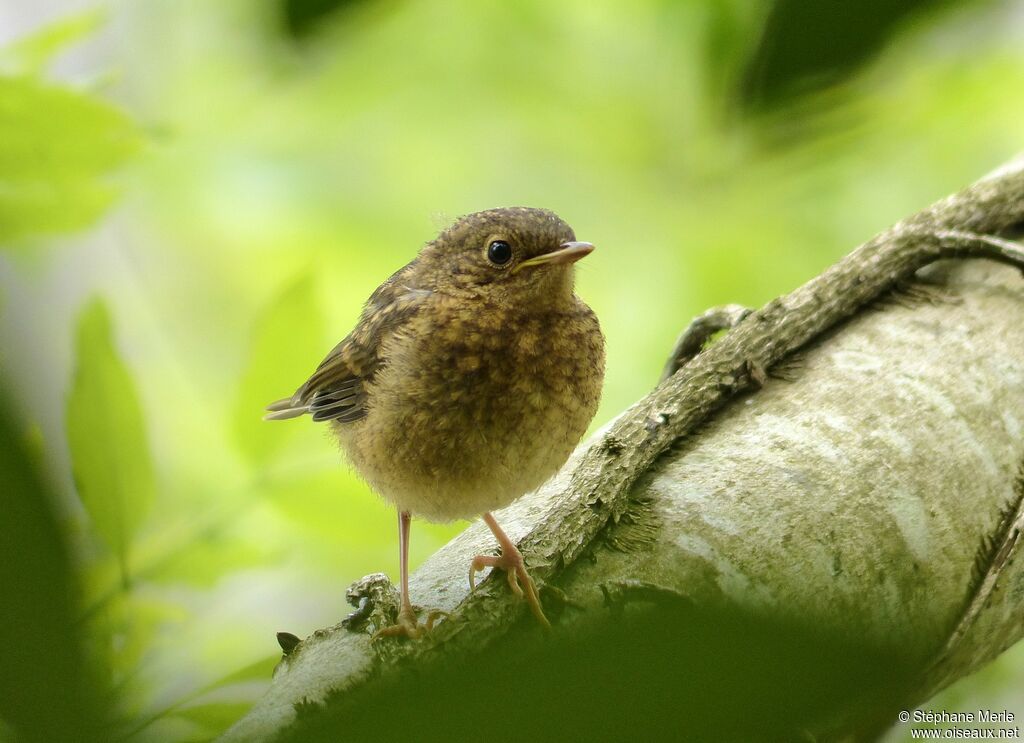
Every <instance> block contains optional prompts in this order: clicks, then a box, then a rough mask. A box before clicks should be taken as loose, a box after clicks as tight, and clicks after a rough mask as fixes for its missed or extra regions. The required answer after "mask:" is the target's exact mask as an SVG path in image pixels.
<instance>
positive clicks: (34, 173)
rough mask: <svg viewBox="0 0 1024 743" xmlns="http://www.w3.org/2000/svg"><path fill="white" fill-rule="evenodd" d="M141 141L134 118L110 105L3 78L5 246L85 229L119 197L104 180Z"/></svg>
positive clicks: (0, 185)
mask: <svg viewBox="0 0 1024 743" xmlns="http://www.w3.org/2000/svg"><path fill="white" fill-rule="evenodd" d="M139 143H140V137H139V132H138V130H137V128H136V127H135V125H134V124H133V123H132V121H131V119H130V118H129V117H128V116H127V115H126V114H124V113H123V112H121V111H120V110H118V109H116V108H114V107H113V106H111V105H110V104H108V103H105V102H103V101H100V100H97V99H95V98H92V97H90V96H88V95H85V94H83V93H80V92H76V91H74V90H70V89H66V88H61V87H56V86H51V85H48V84H45V83H42V82H40V81H38V80H35V79H32V78H29V77H2V76H0V245H7V246H10V243H11V242H12V241H15V240H19V239H23V238H26V237H28V236H32V235H36V234H47V233H56V232H66V231H69V230H74V229H79V228H82V227H86V226H88V225H89V224H90V223H92V222H93V220H95V219H96V218H97V217H98V216H99V215H100V214H101V213H102V212H103V211H104V209H106V208H107V207H108V206H109V205H110V203H111V201H112V200H113V199H114V197H115V196H116V194H117V191H116V189H115V187H114V186H113V184H111V183H109V182H107V181H105V180H104V176H105V175H107V174H108V173H109V172H110V171H112V170H113V169H114V168H116V167H117V166H119V165H122V164H123V163H124V162H125V161H126V160H127V159H128V158H129V156H130V155H131V154H132V153H134V152H135V151H137V149H138V147H139Z"/></svg>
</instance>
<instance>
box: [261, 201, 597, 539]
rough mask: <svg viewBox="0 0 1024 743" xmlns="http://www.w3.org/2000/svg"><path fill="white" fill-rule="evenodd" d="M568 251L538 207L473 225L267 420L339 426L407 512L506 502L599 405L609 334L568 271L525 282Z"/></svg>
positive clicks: (368, 471) (548, 465) (466, 222)
mask: <svg viewBox="0 0 1024 743" xmlns="http://www.w3.org/2000/svg"><path fill="white" fill-rule="evenodd" d="M495 240H502V241H507V242H508V243H509V244H510V245H511V246H512V250H513V258H512V260H511V261H510V262H509V264H508V265H503V266H496V265H494V264H493V263H491V262H490V261H489V260H488V257H487V250H488V245H489V244H491V243H492V242H493V241H495ZM574 240H575V237H574V235H573V232H572V230H571V229H570V228H569V226H568V225H567V224H565V222H563V221H562V220H561V219H559V218H558V217H557V216H556V215H555V214H553V213H552V212H549V211H546V210H542V209H527V208H522V207H516V208H507V209H492V210H489V211H485V212H477V213H476V214H471V215H468V216H466V217H463V218H462V219H460V220H458V221H457V222H455V224H453V225H452V226H451V227H449V228H448V229H447V230H445V231H444V232H442V233H441V234H440V235H439V236H438V237H437V239H435V240H434V241H432V242H430V243H428V244H427V245H426V246H424V248H423V249H422V250H421V252H420V254H419V256H417V258H416V259H415V260H413V261H412V262H411V263H410V264H408V265H407V266H405V267H404V268H402V269H401V270H399V271H398V272H396V273H395V274H394V275H393V276H392V277H391V278H389V279H388V280H387V281H386V282H385V283H384V284H382V285H381V286H380V287H379V288H378V289H377V290H376V291H375V292H374V293H373V294H372V295H371V296H370V299H369V300H368V301H367V304H366V307H365V309H364V311H363V314H362V316H361V317H360V320H359V323H358V324H357V326H356V328H355V329H354V330H353V331H352V333H350V334H349V336H348V337H346V338H345V340H343V341H342V342H341V343H340V344H338V346H337V347H335V348H334V350H333V351H331V353H330V354H329V355H328V356H327V358H326V359H325V360H324V361H323V363H322V364H321V365H320V367H319V368H318V369H317V370H316V372H314V374H313V375H312V376H311V377H310V379H309V380H308V381H307V382H306V383H305V384H304V385H302V387H300V388H299V389H298V391H297V392H296V393H295V395H293V396H292V397H291V398H288V399H287V400H282V401H280V402H279V403H275V404H274V405H272V406H270V410H272V411H274V412H273V413H272V415H271V416H268V417H277V418H286V417H292V416H294V415H299V414H302V413H307V412H308V413H311V414H312V415H313V416H314V419H315V420H330V421H331V425H332V426H333V428H334V431H335V432H336V434H337V436H338V439H339V440H340V442H341V445H342V447H343V449H344V450H345V451H346V453H347V454H348V457H349V459H350V461H351V462H352V464H353V466H354V467H355V469H356V470H357V471H358V472H359V473H360V475H362V477H364V478H365V479H366V481H367V482H368V483H369V484H370V486H371V487H372V488H373V489H374V490H375V491H376V492H377V493H378V494H380V495H381V496H382V497H384V498H385V499H387V500H388V501H390V502H392V503H394V504H395V505H396V506H397V508H398V509H399V511H408V512H411V513H412V514H415V515H419V516H423V517H425V518H428V519H431V520H437V521H447V520H451V519H455V518H465V517H471V516H476V515H479V514H481V513H483V512H486V511H490V510H493V509H495V508H499V507H501V506H504V505H507V504H508V503H510V502H511V501H513V500H515V499H516V498H517V497H519V496H520V495H522V494H523V493H525V492H528V491H530V490H532V489H533V488H535V487H537V486H538V485H540V484H541V483H543V482H544V481H545V480H546V479H548V478H549V477H550V476H551V475H552V474H554V472H555V471H556V470H557V469H558V468H559V467H560V466H561V465H562V464H563V463H564V462H565V460H566V459H567V458H568V456H569V454H570V453H571V452H572V450H573V448H574V447H575V446H576V444H577V443H578V442H579V440H580V438H581V437H582V436H583V433H584V432H585V431H586V428H587V426H588V424H589V423H590V420H591V419H592V418H593V416H594V413H595V412H596V410H597V405H598V401H599V399H600V394H601V383H602V380H603V376H604V338H603V336H602V334H601V329H600V326H599V324H598V321H597V317H596V316H595V315H594V313H593V312H592V311H591V309H590V308H589V307H587V305H586V304H584V303H583V302H582V301H581V300H580V299H579V298H578V297H577V296H576V295H575V294H574V293H573V266H572V263H571V262H565V263H554V262H547V263H543V264H541V265H528V266H522V267H521V268H522V270H520V264H521V263H522V262H523V261H526V260H529V259H531V258H534V259H536V258H537V257H538V256H545V254H548V253H553V252H555V251H558V250H559V247H560V246H564V245H565V244H567V243H570V244H571V243H572V241H574Z"/></svg>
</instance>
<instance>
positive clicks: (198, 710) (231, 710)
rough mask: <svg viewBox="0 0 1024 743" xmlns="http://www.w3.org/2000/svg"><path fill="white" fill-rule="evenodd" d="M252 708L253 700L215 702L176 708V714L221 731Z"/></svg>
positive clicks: (210, 728)
mask: <svg viewBox="0 0 1024 743" xmlns="http://www.w3.org/2000/svg"><path fill="white" fill-rule="evenodd" d="M251 708H252V702H214V703H212V704H197V705H196V706H194V707H186V708H185V709H179V710H176V711H175V712H174V716H175V717H183V718H185V719H186V720H191V721H192V722H195V723H198V724H200V725H202V726H203V727H205V728H207V729H209V730H211V731H213V732H215V733H221V732H223V731H225V730H227V729H228V728H229V727H231V726H232V725H233V724H234V722H235V721H236V720H238V718H240V717H241V716H242V715H244V714H245V713H246V712H248V711H249V710H250V709H251Z"/></svg>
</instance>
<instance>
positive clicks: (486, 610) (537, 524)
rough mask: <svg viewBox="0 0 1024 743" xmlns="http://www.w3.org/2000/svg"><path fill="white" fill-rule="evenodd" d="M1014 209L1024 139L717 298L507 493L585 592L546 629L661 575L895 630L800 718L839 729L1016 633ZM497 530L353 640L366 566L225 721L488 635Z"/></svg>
mask: <svg viewBox="0 0 1024 743" xmlns="http://www.w3.org/2000/svg"><path fill="white" fill-rule="evenodd" d="M1022 226H1024V160H1018V161H1015V162H1014V163H1011V164H1009V165H1007V166H1006V167H1004V168H1003V169H1001V170H1000V171H999V172H997V173H994V174H992V175H990V176H988V177H987V178H985V179H983V180H982V181H979V182H978V183H976V184H974V185H973V186H971V187H969V188H968V189H965V190H964V191H962V192H960V193H959V194H956V195H954V196H951V197H949V198H947V199H945V200H943V201H941V202H939V203H937V204H935V205H933V206H932V207H930V208H929V209H926V210H924V211H922V212H920V213H918V214H916V215H914V216H912V217H910V218H908V219H906V220H904V221H902V222H900V223H899V224H897V225H896V226H894V227H893V228H891V229H890V230H888V231H886V232H884V233H882V234H881V235H879V236H877V237H876V238H874V239H873V240H871V241H869V242H868V243H866V244H865V245H863V246H861V247H860V248H858V249H857V250H856V251H854V252H853V253H851V254H850V255H849V256H847V257H846V258H845V259H843V260H842V261H840V262H839V263H837V264H836V265H835V266H833V267H831V268H829V269H828V270H827V271H825V272H824V273H823V274H821V275H820V276H819V277H817V278H815V279H813V280H812V281H810V282H808V283H807V284H806V285H804V286H803V287H800V288H799V289H797V290H796V291H794V292H792V293H791V294H789V295H787V296H785V297H782V298H780V299H777V300H774V301H773V302H770V303H769V304H768V305H766V306H765V307H763V308H761V309H760V310H757V311H756V312H753V313H750V314H749V315H746V316H744V314H743V313H733V315H732V316H733V317H734V319H737V320H739V321H738V323H737V324H736V326H735V327H734V328H733V329H732V330H730V331H729V332H728V333H727V334H726V335H725V336H724V337H723V338H722V339H721V340H720V341H718V342H717V343H715V344H713V345H712V346H711V347H710V348H708V349H706V350H705V351H704V352H702V353H700V354H699V355H697V356H696V357H694V358H692V359H690V360H689V361H688V363H686V364H685V365H684V366H682V368H681V369H679V371H677V372H675V373H674V374H672V375H671V376H670V377H669V378H668V379H666V380H665V381H664V382H662V384H660V385H659V386H658V387H657V388H656V389H655V390H654V391H653V392H652V393H651V394H650V395H648V396H647V397H646V398H644V399H643V400H641V401H639V402H638V403H637V404H635V405H634V406H633V407H631V408H630V409H629V410H627V411H625V412H624V413H623V414H622V415H620V416H619V417H618V418H617V419H616V420H615V421H613V422H612V423H611V424H609V425H608V426H607V427H605V429H603V430H602V431H600V432H599V433H598V434H596V435H595V436H594V437H592V438H591V439H590V441H588V442H587V443H586V444H584V445H582V446H581V447H580V449H579V450H578V451H577V452H576V454H575V455H574V456H573V458H572V459H571V460H570V462H569V463H568V464H567V466H566V467H565V468H564V469H563V471H562V472H561V473H560V474H559V475H558V476H557V477H556V478H555V479H554V480H552V481H551V482H549V483H548V484H546V485H545V486H543V487H542V488H540V489H539V490H538V491H537V492H535V493H532V494H529V495H528V496H526V497H524V498H523V499H521V500H520V501H518V502H517V503H516V504H514V505H513V506H511V507H510V508H508V509H505V511H504V512H502V513H501V514H499V520H500V521H501V523H502V524H503V525H504V526H505V528H506V530H507V531H508V533H509V534H510V536H512V537H513V538H514V539H517V540H519V543H520V546H521V549H522V550H523V552H524V555H525V556H526V558H527V562H528V564H529V565H530V566H531V571H532V573H533V575H534V577H535V578H537V579H538V581H539V582H540V583H541V584H542V585H545V586H546V590H545V591H544V598H545V601H546V602H548V603H555V604H559V605H561V606H573V607H577V608H578V610H568V611H565V612H563V613H562V621H561V622H558V623H556V629H555V636H554V637H553V638H551V639H550V641H551V642H556V643H557V642H559V635H560V634H561V635H563V636H568V633H570V632H572V631H573V626H574V625H576V624H581V623H587V622H590V623H593V621H595V620H594V618H595V617H597V618H598V619H597V620H596V621H598V622H600V621H605V620H604V619H603V618H604V617H612V616H614V621H622V611H621V608H622V606H623V604H624V603H638V604H643V605H646V606H653V607H654V610H655V611H657V607H658V606H659V605H665V602H666V601H670V602H671V601H672V600H673V597H674V598H675V599H678V602H677V603H685V604H686V605H687V606H693V607H696V608H698V609H708V610H714V611H718V610H720V609H721V610H727V611H728V610H733V609H735V610H737V611H742V612H744V613H745V614H746V615H751V616H755V617H765V618H766V619H768V618H770V619H771V621H793V622H797V623H810V624H812V625H813V626H815V627H817V628H819V629H822V630H824V631H825V632H826V633H827V632H834V634H835V636H842V637H855V638H857V640H858V642H864V643H867V644H869V645H870V646H872V647H876V648H899V649H900V654H901V655H900V657H901V663H903V667H904V668H906V669H909V672H908V675H907V677H906V678H905V679H902V680H901V685H900V687H899V693H898V695H896V696H894V697H893V698H891V699H888V700H886V701H885V702H882V701H879V700H877V699H875V700H872V701H871V702H870V703H862V704H854V703H850V704H848V705H845V707H844V706H843V705H840V706H839V707H840V708H835V709H831V710H829V715H828V719H827V720H822V719H819V720H818V722H817V724H816V725H815V726H814V729H808V728H807V727H804V728H803V731H804V732H805V733H807V734H810V735H812V736H817V737H820V738H839V737H842V736H844V735H867V734H870V732H871V731H872V730H875V729H877V728H878V727H879V726H882V725H884V724H885V722H886V721H887V720H888V716H889V715H890V714H891V713H892V712H894V711H895V710H897V709H900V708H903V707H907V706H910V705H913V704H914V703H917V702H920V701H922V700H924V699H926V698H927V697H928V696H930V695H931V694H933V693H934V692H935V691H936V690H938V689H940V688H942V687H943V686H945V685H947V684H948V683H950V682H951V681H953V680H955V679H956V678H959V677H961V676H963V675H964V674H966V673H969V672H970V671H972V670H974V669H976V668H978V667H979V666H980V665H982V664H984V663H986V662H987V661H989V660H991V659H992V658H994V657H995V656H996V655H998V654H999V653H1000V652H1002V650H1004V649H1005V648H1006V647H1008V646H1009V645H1010V644H1012V643H1013V642H1015V641H1016V640H1017V639H1019V638H1020V637H1021V635H1022V634H1024V563H1022V561H1021V559H1020V557H1019V553H1020V548H1019V540H1020V534H1021V531H1022V528H1024V480H1022V474H1021V473H1022V467H1024V279H1022V276H1021V271H1020V266H1021V265H1024V252H1021V248H1020V246H1019V245H1017V244H1016V243H1012V242H1009V241H1007V240H1005V239H1001V238H999V235H1000V234H1007V233H1012V232H1013V231H1014V230H1019V229H1020V228H1021V227H1022ZM979 256H984V257H987V258H993V259H995V260H998V261H1001V262H1004V263H1014V264H1016V267H1011V266H1000V265H998V264H997V263H995V262H994V261H992V260H984V261H943V262H942V263H939V264H936V265H934V266H929V267H928V268H927V269H925V270H924V271H922V272H921V274H924V276H919V277H918V279H927V280H928V282H930V283H928V284H924V285H922V284H921V283H920V282H919V280H918V281H917V282H916V283H913V284H912V285H911V287H910V288H909V289H908V288H906V287H905V286H904V282H906V281H908V280H910V279H912V278H914V277H915V273H916V272H917V271H918V269H921V268H922V267H924V266H926V265H928V264H931V263H933V262H935V261H936V260H938V259H942V258H966V257H979ZM901 287H903V288H901ZM894 290H895V291H894ZM880 299H882V300H883V301H878V300H880ZM740 318H742V319H740ZM730 324H731V323H730ZM796 351H800V353H799V356H798V358H797V359H796V360H794V357H793V354H794V352H796ZM688 355H689V354H688ZM780 362H783V365H784V366H786V367H787V368H785V369H779V366H780ZM773 373H774V374H775V376H770V375H771V374H773ZM726 403H729V404H728V405H726ZM713 414H714V416H713ZM492 548H493V545H492V542H491V539H490V538H489V535H488V533H487V530H486V529H485V528H484V527H483V526H482V525H481V524H475V525H473V526H472V527H470V528H469V529H468V530H467V531H466V532H465V533H463V534H462V535H460V536H459V537H458V538H456V539H455V540H453V541H452V542H451V543H450V544H448V545H447V546H445V547H444V548H443V549H442V550H440V551H439V552H438V553H437V554H436V555H434V556H433V557H432V558H431V559H430V560H428V562H427V563H426V564H425V565H424V566H423V567H422V568H421V569H420V570H419V571H417V573H416V574H415V575H414V576H413V578H412V585H411V593H412V595H413V599H414V601H415V602H417V603H418V604H421V605H423V606H429V607H431V608H434V607H436V608H440V609H445V610H448V611H450V612H451V617H450V618H449V619H448V620H447V621H445V622H444V623H442V624H441V625H440V626H439V627H438V628H437V629H436V630H435V631H434V633H433V634H432V635H431V636H430V637H429V638H428V639H426V640H423V641H419V642H416V643H404V644H403V643H400V642H397V641H394V642H393V641H390V640H389V641H384V642H378V643H376V644H374V645H371V643H370V641H369V635H370V633H371V632H372V630H373V628H374V627H375V626H376V625H377V624H378V623H380V622H381V621H383V616H384V615H385V614H386V613H387V612H388V611H390V610H392V607H391V598H392V595H391V589H390V587H389V586H387V585H386V584H382V583H381V582H379V581H377V582H375V581H372V580H371V581H368V582H366V583H365V584H364V585H363V586H362V587H361V588H360V589H358V590H357V591H356V593H357V594H358V593H360V592H361V593H362V594H369V593H373V594H374V595H373V597H372V599H364V602H363V603H364V606H363V610H362V611H361V612H360V613H359V616H357V617H356V618H355V619H354V620H352V621H350V622H349V623H348V626H342V625H338V626H336V627H333V628H330V629H327V630H322V631H319V632H317V633H315V634H314V635H313V636H311V637H309V638H307V639H306V640H304V641H303V642H302V643H300V644H299V645H298V646H297V647H295V648H294V649H293V650H292V651H291V652H290V653H289V654H288V655H287V656H286V657H285V658H284V660H283V661H282V663H281V665H280V666H279V668H278V670H277V672H276V673H275V678H274V682H273V684H272V687H271V689H270V690H269V691H268V693H267V694H266V696H265V697H264V698H263V699H262V700H261V701H260V702H259V703H258V704H257V705H256V706H255V707H254V709H253V710H252V711H251V712H250V713H249V714H248V715H247V716H246V717H245V718H243V719H242V720H240V721H239V722H238V723H237V724H236V725H235V726H234V727H233V728H232V729H231V730H229V731H228V733H227V734H226V735H225V736H224V740H228V741H240V740H258V739H264V738H268V737H272V736H273V735H275V734H277V733H278V732H280V731H282V730H287V728H288V727H289V725H291V723H292V722H293V721H294V719H295V716H296V708H297V707H299V708H301V707H302V705H303V704H309V703H316V702H319V701H322V700H324V699H325V698H327V697H328V695H329V694H331V693H332V692H333V693H334V698H335V699H338V698H340V697H341V696H344V694H356V693H357V692H358V691H359V689H360V687H362V686H365V685H366V684H367V683H369V682H371V681H374V682H377V681H379V680H380V679H382V678H388V677H389V676H394V677H395V678H398V677H399V676H400V675H401V673H400V670H399V669H401V668H409V667H419V666H428V665H429V664H431V663H434V662H437V661H438V659H444V658H452V657H457V656H460V655H466V654H469V653H471V652H473V651H474V650H475V649H477V648H479V647H481V646H484V645H486V644H487V643H488V642H491V641H494V639H495V638H497V637H500V636H501V635H502V634H504V633H506V632H507V631H508V630H509V628H510V627H512V626H513V624H515V623H516V622H517V620H519V619H520V618H522V612H523V607H522V604H521V602H519V601H517V600H515V599H514V598H513V597H511V596H510V595H509V593H508V589H507V586H506V585H505V582H504V581H503V580H488V581H487V582H486V583H485V584H484V585H483V586H481V587H480V588H479V589H478V590H477V591H476V593H474V594H472V595H469V594H468V585H467V581H466V569H467V566H468V564H469V561H470V560H471V558H472V556H473V555H474V554H477V553H480V552H487V551H488V550H490V549H492ZM581 556H586V557H587V559H585V560H580V559H579V558H580V557H581ZM354 600H355V601H358V600H359V596H358V595H356V596H354ZM609 606H610V607H611V608H612V609H613V610H614V611H611V612H609V611H608V609H607V608H606V607H609ZM680 629H681V630H682V631H686V629H687V628H685V627H683V628H680ZM339 691H340V692H341V694H339ZM897 697H898V698H897Z"/></svg>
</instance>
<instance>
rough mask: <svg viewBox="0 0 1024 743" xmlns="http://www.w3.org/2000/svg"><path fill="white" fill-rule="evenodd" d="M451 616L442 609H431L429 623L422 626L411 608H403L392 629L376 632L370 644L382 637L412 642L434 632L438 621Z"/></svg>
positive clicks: (428, 615) (386, 628) (384, 628)
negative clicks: (405, 639)
mask: <svg viewBox="0 0 1024 743" xmlns="http://www.w3.org/2000/svg"><path fill="white" fill-rule="evenodd" d="M449 616H450V614H449V613H448V612H446V611H443V610H441V609H431V610H430V611H429V612H427V621H426V622H424V623H423V624H420V623H419V620H418V619H417V618H416V612H415V611H413V608H412V607H411V606H407V607H402V610H401V611H399V612H398V620H397V621H396V622H395V623H394V624H392V625H391V626H390V627H382V628H381V629H379V630H377V631H376V632H374V633H373V636H372V637H370V642H376V641H377V640H379V639H381V638H382V637H408V638H409V639H410V640H417V639H419V638H420V637H423V636H424V635H426V634H428V633H430V632H432V631H433V630H434V625H435V624H436V623H437V620H438V619H440V618H442V617H443V618H445V619H447V618H448V617H449Z"/></svg>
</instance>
